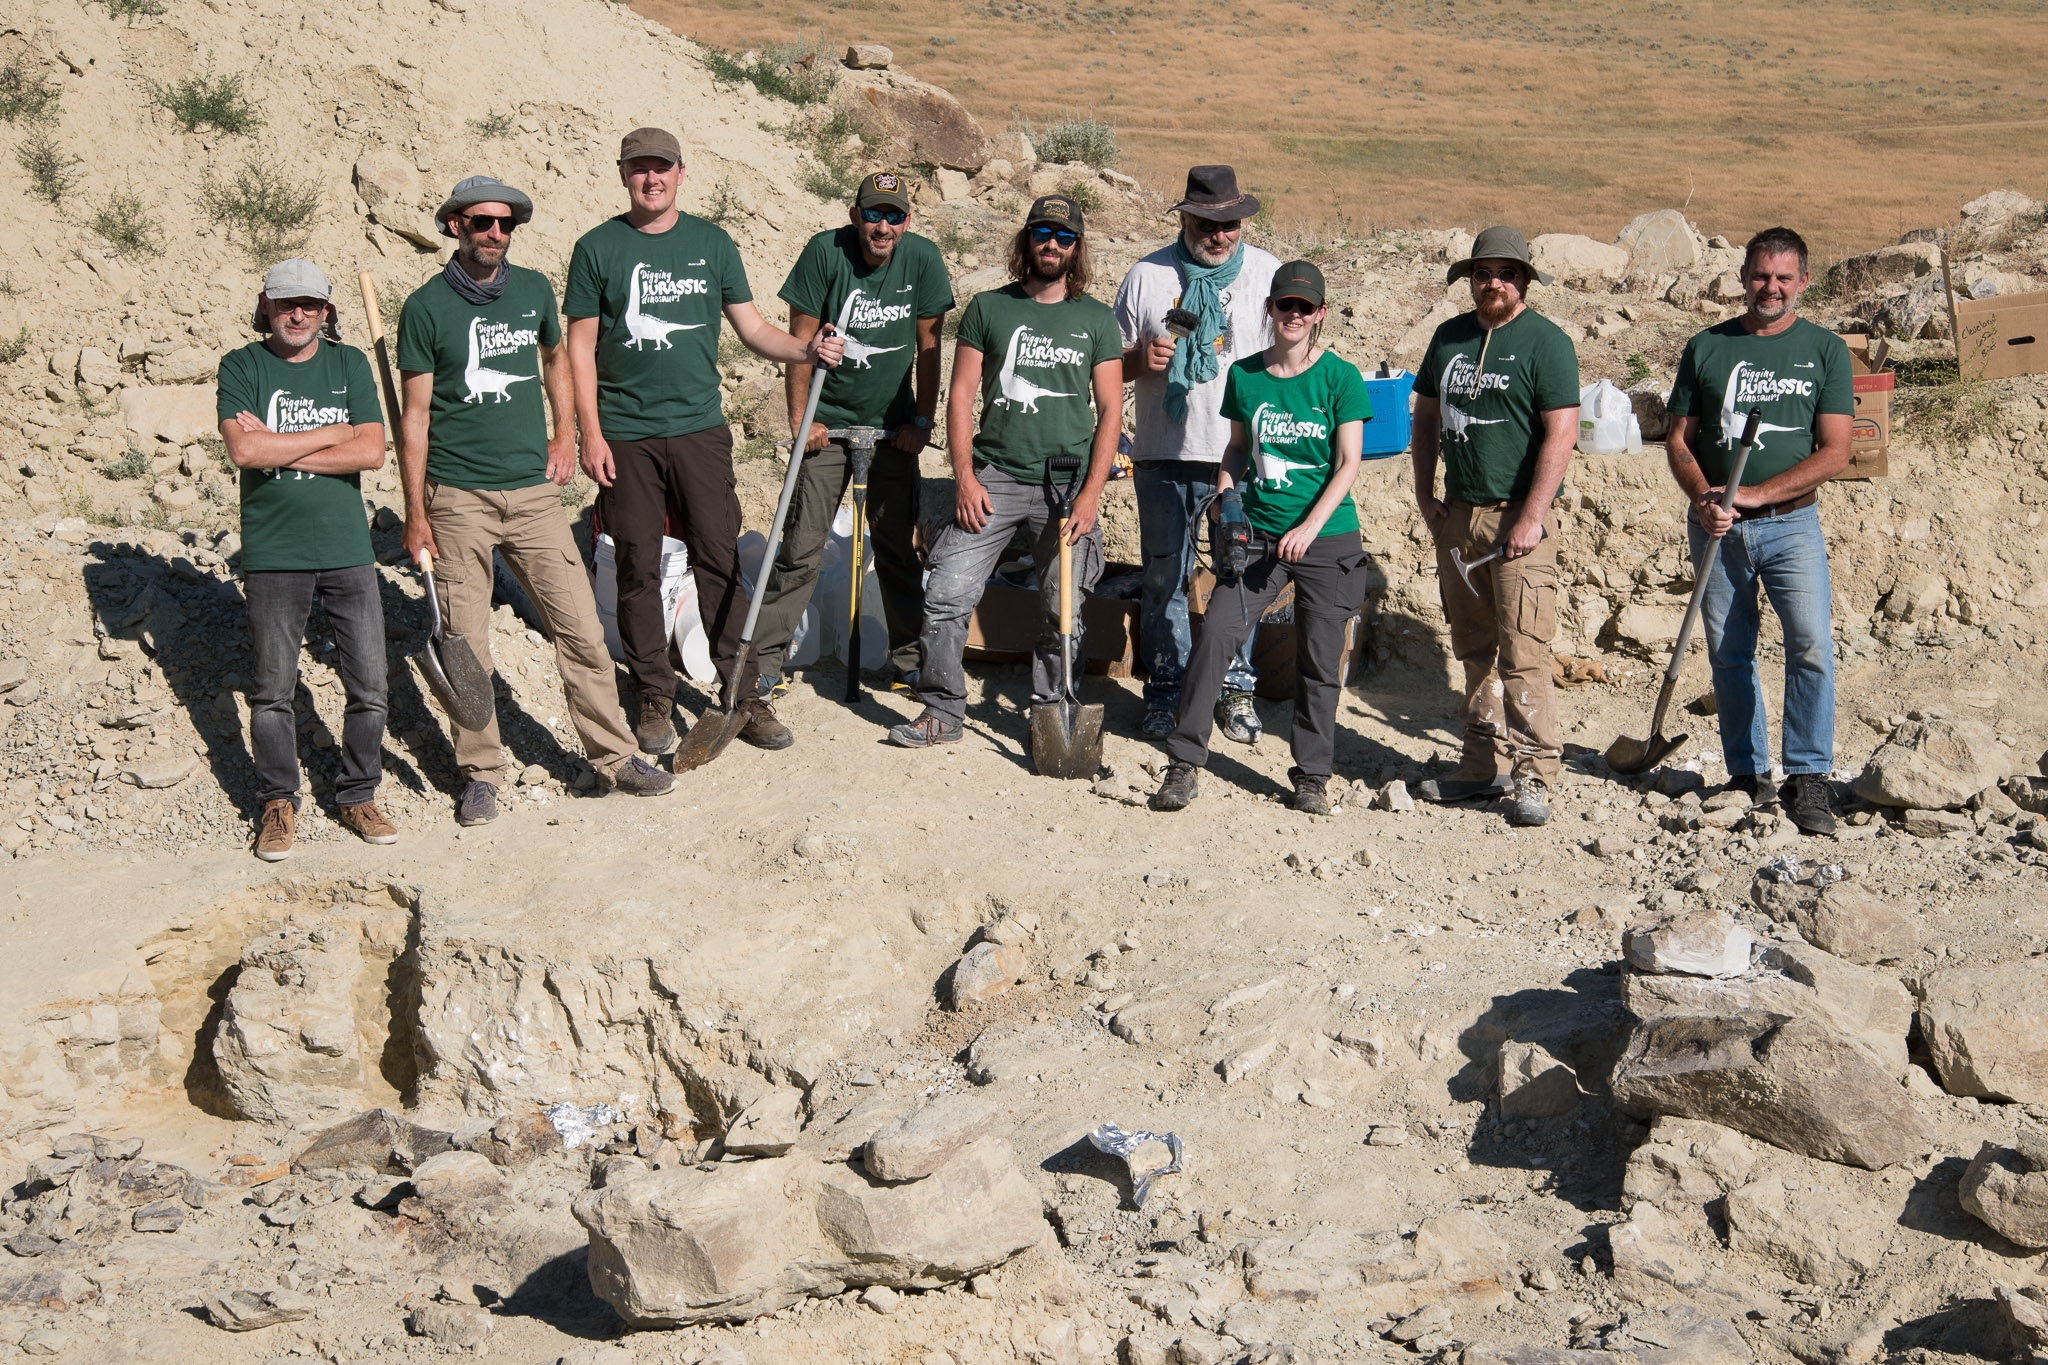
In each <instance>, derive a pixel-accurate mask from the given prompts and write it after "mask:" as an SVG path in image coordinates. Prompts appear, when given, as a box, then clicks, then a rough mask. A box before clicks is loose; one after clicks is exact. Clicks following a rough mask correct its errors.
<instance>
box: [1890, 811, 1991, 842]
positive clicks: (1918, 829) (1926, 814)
mask: <svg viewBox="0 0 2048 1365" xmlns="http://www.w3.org/2000/svg"><path fill="white" fill-rule="evenodd" d="M1899 828H1900V829H1903V830H1904V831H1906V833H1908V834H1910V835H1912V836H1913V837H1914V838H1916V839H1944V838H1947V837H1948V836H1949V835H1951V834H1968V833H1969V832H1970V831H1971V830H1974V829H1975V828H1977V822H1976V821H1974V820H1972V819H1971V818H1970V817H1969V816H1968V815H1965V814H1964V813H1963V812H1962V811H1959V810H1909V811H1907V812H1906V813H1905V814H1904V815H1902V816H1900V817H1899Z"/></svg>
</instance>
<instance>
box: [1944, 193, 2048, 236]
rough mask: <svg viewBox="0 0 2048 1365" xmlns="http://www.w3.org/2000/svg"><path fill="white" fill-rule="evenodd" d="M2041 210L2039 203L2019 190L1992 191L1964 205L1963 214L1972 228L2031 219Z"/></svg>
mask: <svg viewBox="0 0 2048 1365" xmlns="http://www.w3.org/2000/svg"><path fill="white" fill-rule="evenodd" d="M2040 209H2041V205H2040V204H2039V203H2038V202H2036V201H2035V200H2033V199H2030V198H2028V197H2027V196H2026V195H2024V194H2021V193H2020V192H2019V191H2017V190H1992V191H1990V192H1989V193H1987V194H1980V195H1978V196H1977V197H1976V198H1975V199H1972V200H1971V201H1970V202H1969V203H1967V204H1965V205H1963V209H1962V213H1963V217H1964V218H1965V219H1966V220H1967V221H1968V222H1969V224H1970V225H1971V226H1972V227H1987V226H1989V225H1991V224H1993V223H2004V222H2010V221H2011V220H2012V219H2014V218H2031V217H2033V216H2034V214H2036V213H2038V212H2039V211H2040Z"/></svg>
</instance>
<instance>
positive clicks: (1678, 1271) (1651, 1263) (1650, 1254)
mask: <svg viewBox="0 0 2048 1365" xmlns="http://www.w3.org/2000/svg"><path fill="white" fill-rule="evenodd" d="M1607 1244H1608V1247H1609V1249H1610V1250H1611V1251H1612V1253H1613V1257H1614V1278H1615V1280H1616V1281H1617V1282H1626V1281H1628V1280H1630V1279H1647V1280H1654V1281H1657V1282H1658V1283H1661V1284H1668V1285H1670V1286H1671V1287H1672V1288H1674V1289H1692V1288H1696V1287H1697V1286H1698V1285H1700V1284H1701V1283H1702V1282H1703V1281H1704V1280H1705V1279H1706V1278H1707V1268H1706V1265H1705V1264H1704V1263H1703V1262H1702V1261H1701V1260H1700V1258H1699V1254H1698V1253H1697V1252H1695V1251H1694V1250H1693V1249H1692V1247H1691V1246H1690V1245H1689V1244H1688V1243H1687V1242H1686V1240H1685V1233H1684V1232H1683V1230H1681V1229H1680V1228H1679V1226H1678V1225H1677V1224H1676V1223H1674V1222H1672V1221H1671V1219H1670V1218H1668V1217H1666V1216H1665V1215H1664V1214H1663V1213H1662V1212H1661V1211H1660V1210H1659V1209H1658V1208H1657V1206H1656V1205H1655V1204H1651V1203H1642V1204H1638V1205H1636V1207H1635V1210H1634V1211H1633V1212H1632V1213H1631V1214H1630V1215H1629V1220H1628V1221H1627V1222H1626V1223H1616V1224H1614V1225H1613V1226H1611V1227H1609V1228H1608V1229H1607Z"/></svg>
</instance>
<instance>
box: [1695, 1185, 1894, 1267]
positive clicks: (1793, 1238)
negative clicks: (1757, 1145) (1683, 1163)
mask: <svg viewBox="0 0 2048 1365" xmlns="http://www.w3.org/2000/svg"><path fill="white" fill-rule="evenodd" d="M1788 1183H1793V1184H1797V1183H1800V1182H1796V1181H1795V1182H1787V1181H1785V1180H1782V1179H1777V1178H1767V1179H1763V1180H1756V1181H1752V1182H1751V1183H1749V1184H1747V1185H1744V1186H1743V1187H1742V1188H1741V1189H1739V1190H1735V1191H1733V1192H1732V1193H1730V1194H1729V1196H1728V1199H1727V1204H1726V1208H1727V1216H1728V1245H1729V1246H1730V1248H1732V1249H1733V1250H1735V1251H1739V1252H1742V1253H1743V1254H1745V1255H1749V1256H1755V1257H1757V1258H1758V1259H1760V1260H1763V1261H1767V1262H1769V1263H1770V1264H1772V1265H1775V1266H1776V1267H1777V1268H1778V1269H1780V1270H1782V1271H1784V1272H1785V1273H1786V1274H1787V1275H1790V1276H1791V1277H1792V1278H1793V1279H1795V1280H1798V1281H1799V1282H1800V1283H1801V1284H1818V1285H1837V1284H1844V1283H1847V1282H1848V1281H1850V1280H1853V1279H1855V1278H1856V1277H1858V1276H1859V1275H1865V1274H1868V1273H1869V1272H1870V1271H1872V1270H1875V1269H1876V1268H1877V1266H1878V1265H1879V1263H1880V1262H1882V1261H1883V1260H1884V1249H1885V1247H1886V1246H1887V1245H1888V1244H1889V1243H1890V1241H1891V1230H1892V1226H1893V1224H1894V1222H1895V1216H1894V1215H1893V1214H1892V1213H1890V1212H1888V1211H1887V1210H1885V1209H1883V1208H1881V1207H1879V1206H1878V1205H1877V1204H1875V1203H1873V1202H1871V1201H1870V1200H1867V1199H1863V1198H1860V1197H1858V1196H1855V1195H1852V1194H1850V1193H1848V1192H1846V1191H1844V1190H1839V1189H1833V1188H1828V1189H1819V1190H1816V1189H1812V1188H1807V1189H1803V1190H1800V1191H1798V1192H1796V1193H1795V1192H1793V1191H1790V1190H1787V1189H1786V1188H1785V1186H1786V1185H1787V1184H1788Z"/></svg>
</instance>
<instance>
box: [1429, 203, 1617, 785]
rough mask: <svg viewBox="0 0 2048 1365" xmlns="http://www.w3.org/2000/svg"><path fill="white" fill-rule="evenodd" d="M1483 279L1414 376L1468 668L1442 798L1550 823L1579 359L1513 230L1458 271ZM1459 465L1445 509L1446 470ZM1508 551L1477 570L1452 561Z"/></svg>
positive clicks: (1439, 551)
mask: <svg viewBox="0 0 2048 1365" xmlns="http://www.w3.org/2000/svg"><path fill="white" fill-rule="evenodd" d="M1468 277H1469V278H1470V280H1471V290H1472V302H1473V305H1474V309H1473V311H1472V312H1470V313H1465V314H1462V315H1461V316H1459V317H1455V318H1452V319H1451V320H1450V321H1449V322H1446V323H1444V324H1443V325H1442V326H1441V327H1439V328H1437V329H1436V335H1435V336H1433V337H1431V338H1430V342H1429V349H1428V351H1426V352H1425V353H1424V355H1423V358H1422V365H1421V367H1420V368H1419V369H1417V371H1416V373H1415V427H1414V434H1413V436H1412V438H1411V440H1412V455H1413V459H1414V463H1415V501H1416V505H1417V506H1418V507H1420V508H1421V510H1422V518H1423V521H1424V523H1425V524H1426V525H1427V526H1428V527H1429V529H1430V534H1431V535H1433V536H1434V537H1435V539H1436V584H1437V591H1438V592H1439V593H1440V594H1441V596H1442V598H1443V604H1444V620H1445V621H1446V622H1447V623H1448V624H1449V625H1450V628H1451V652H1452V654H1454V655H1455V656H1456V657H1457V660H1458V662H1459V663H1460V664H1462V665H1464V668H1465V704H1464V708H1463V715H1464V719H1465V751H1464V756H1463V758H1462V759H1461V760H1460V762H1459V764H1458V770H1457V772H1455V773H1454V774H1452V775H1451V776H1450V777H1446V778H1432V779H1430V780H1429V781H1426V782H1424V783H1422V784H1421V785H1420V786H1419V787H1418V788H1417V789H1416V792H1417V794H1418V795H1420V796H1421V797H1423V798H1424V799H1425V800H1429V801H1470V800H1475V799H1484V798H1491V797H1496V796H1501V795H1510V788H1509V781H1510V779H1512V781H1513V788H1512V793H1511V795H1510V800H1509V803H1508V819H1509V820H1511V821H1512V822H1514V823H1515V824H1517V825H1540V824H1542V823H1543V822H1544V821H1546V820H1548V819H1549V818H1550V793H1551V791H1552V789H1554V788H1555V787H1556V785H1557V774H1558V769H1559V767H1560V766H1561V764H1562V759H1563V754H1564V751H1563V748H1562V747H1561V745H1560V743H1559V740H1558V734H1557V707H1556V704H1555V701H1554V700H1553V697H1552V692H1551V681H1550V642H1551V639H1552V637H1553V636H1555V635H1556V634H1557V515H1556V513H1555V511H1554V510H1553V509H1552V507H1551V500H1552V499H1553V498H1555V497H1556V496H1557V488H1558V485H1559V484H1560V483H1561V482H1563V480H1564V470H1565V466H1566V465H1567V464H1568V463H1570V461H1571V458H1572V447H1573V446H1574V445H1575V444H1576V443H1577V442H1578V436H1579V357H1578V352H1577V351H1575V350H1574V349H1573V348H1572V343H1571V338H1569V337H1567V336H1566V335H1565V334H1564V333H1563V332H1562V331H1560V330H1559V329H1558V326H1557V324H1556V323H1554V322H1552V321H1551V320H1550V319H1549V318H1546V317H1544V316H1542V315H1541V314H1540V313H1536V312H1534V311H1532V310H1531V309H1530V308H1529V307H1528V305H1527V303H1526V302H1525V299H1526V297H1527V294H1528V291H1529V285H1530V283H1531V281H1534V282H1535V283H1538V284H1549V283H1550V277H1549V276H1547V275H1544V274H1541V273H1540V272H1538V271H1537V269H1536V267H1535V266H1534V265H1532V264H1531V263H1530V261H1529V244H1528V242H1527V241H1525V240H1524V239H1523V237H1522V234H1521V233H1519V232H1517V231H1515V230H1514V229H1513V228H1509V227H1492V228H1488V229H1487V230H1486V231H1484V232H1482V233H1480V234H1479V236H1478V238H1477V239H1476V240H1475V241H1474V242H1473V244H1472V254H1471V256H1470V257H1469V258H1468V259H1466V260H1462V261H1459V262H1458V263H1457V264H1456V265H1453V266H1452V267H1451V268H1450V271H1449V274H1448V280H1449V282H1450V283H1452V284H1456V283H1457V282H1458V281H1459V280H1461V279H1466V278H1468ZM1439 457H1441V459H1442V462H1443V466H1444V496H1443V499H1442V500H1441V501H1439V500H1438V499H1437V496H1436V468H1437V462H1438V459H1439ZM1502 546H1505V547H1506V553H1505V554H1504V555H1503V556H1502V557H1501V558H1499V559H1496V560H1494V561H1493V562H1492V563H1491V564H1487V565H1484V566H1482V567H1480V568H1477V569H1474V570H1473V571H1472V582H1471V585H1470V586H1469V587H1468V586H1467V585H1466V582H1465V578H1464V576H1463V575H1462V574H1460V573H1459V572H1458V569H1457V565H1456V564H1454V563H1453V562H1452V560H1451V552H1452V551H1453V550H1456V551H1458V552H1459V553H1460V554H1462V555H1463V556H1464V557H1465V559H1466V560H1467V561H1468V562H1469V561H1472V560H1476V559H1478V558H1480V557H1481V556H1483V555H1485V554H1487V553H1488V552H1489V551H1492V550H1494V549H1496V548H1498V547H1502Z"/></svg>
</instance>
